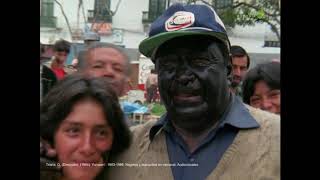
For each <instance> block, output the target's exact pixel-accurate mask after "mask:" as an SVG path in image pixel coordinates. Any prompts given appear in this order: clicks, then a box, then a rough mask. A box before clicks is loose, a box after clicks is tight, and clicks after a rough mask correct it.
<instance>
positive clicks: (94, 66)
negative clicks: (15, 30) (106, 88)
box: [92, 64, 102, 69]
mask: <svg viewBox="0 0 320 180" xmlns="http://www.w3.org/2000/svg"><path fill="white" fill-rule="evenodd" d="M92 68H94V69H96V68H102V65H101V64H95V65H93V66H92Z"/></svg>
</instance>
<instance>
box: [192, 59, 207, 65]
mask: <svg viewBox="0 0 320 180" xmlns="http://www.w3.org/2000/svg"><path fill="white" fill-rule="evenodd" d="M191 63H192V65H195V66H208V65H210V61H208V60H207V59H193V60H192V61H191Z"/></svg>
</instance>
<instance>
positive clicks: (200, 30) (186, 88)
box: [40, 4, 281, 180]
mask: <svg viewBox="0 0 320 180" xmlns="http://www.w3.org/2000/svg"><path fill="white" fill-rule="evenodd" d="M208 17H209V18H208ZM177 19H178V20H177ZM69 49H70V43H68V42H67V41H65V40H59V41H57V42H56V43H55V45H54V57H53V58H52V59H51V60H50V63H41V65H40V72H41V79H40V80H41V81H40V82H41V91H40V92H41V94H40V98H41V100H40V163H41V166H40V167H41V169H40V179H79V180H93V179H112V180H117V179H119V180H123V179H146V180H147V179H148V180H149V179H154V180H158V179H159V180H160V179H173V180H189V179H190V180H191V179H192V180H198V179H199V180H202V179H209V180H210V179H220V180H224V179H226V180H227V179H243V180H247V179H257V180H258V179H261V180H262V179H280V95H281V93H280V62H277V61H270V62H268V63H263V64H258V65H257V66H255V67H252V68H251V69H249V66H250V57H249V55H248V53H247V52H246V50H245V48H243V47H241V46H238V45H231V44H230V41H229V37H228V35H227V33H226V30H225V27H224V24H223V22H222V21H221V20H220V18H219V16H218V15H217V13H216V12H215V10H214V9H212V8H211V7H209V6H206V5H182V4H174V5H172V6H170V7H169V8H168V9H167V10H166V11H165V12H164V13H163V14H162V15H161V16H160V17H159V18H158V19H156V20H155V21H154V22H153V23H152V25H151V27H150V32H149V36H148V38H146V39H145V40H143V41H142V42H141V43H140V44H139V51H140V52H141V53H142V54H143V55H145V56H146V57H149V58H150V59H151V60H152V62H153V63H154V64H155V69H154V70H152V73H151V75H150V77H148V78H147V79H148V80H147V86H146V87H147V91H148V93H147V94H148V102H153V101H154V96H155V95H154V94H155V91H156V90H158V91H159V93H160V97H161V102H162V103H163V105H164V106H165V108H166V113H165V114H164V115H163V116H161V118H160V119H159V120H150V121H148V122H146V123H144V124H142V125H138V126H131V125H132V124H131V122H130V121H129V120H128V118H127V117H126V116H124V113H123V110H122V109H121V108H120V105H119V99H118V97H120V96H123V95H124V94H125V93H126V92H127V91H128V82H129V75H130V61H129V57H128V55H126V53H125V51H124V49H123V48H121V47H119V46H116V45H113V44H110V43H104V42H99V41H95V42H90V44H88V45H87V46H86V48H85V49H84V50H83V51H81V52H79V54H78V56H77V58H76V60H75V61H74V68H76V69H75V70H73V71H72V72H70V73H68V72H67V71H66V70H65V67H64V63H65V61H66V56H67V54H68V53H69V52H70V51H69ZM42 53H43V47H42V45H41V43H40V58H41V54H42ZM48 64H49V65H48ZM57 164H59V166H57ZM154 164H156V165H157V166H153V165H154Z"/></svg>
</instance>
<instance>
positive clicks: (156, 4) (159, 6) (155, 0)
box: [147, 0, 167, 22]
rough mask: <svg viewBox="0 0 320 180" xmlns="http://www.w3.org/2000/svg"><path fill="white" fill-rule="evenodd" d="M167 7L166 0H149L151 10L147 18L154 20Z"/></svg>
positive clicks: (150, 20)
mask: <svg viewBox="0 0 320 180" xmlns="http://www.w3.org/2000/svg"><path fill="white" fill-rule="evenodd" d="M166 7H167V1H166V0H149V12H148V16H147V17H148V18H147V20H148V21H149V22H153V21H154V20H155V19H157V18H158V17H159V16H160V15H161V14H162V13H163V11H164V10H165V9H166Z"/></svg>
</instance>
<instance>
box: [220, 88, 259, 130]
mask: <svg viewBox="0 0 320 180" xmlns="http://www.w3.org/2000/svg"><path fill="white" fill-rule="evenodd" d="M224 124H229V125H231V126H233V127H236V128H239V129H252V128H258V127H260V125H259V124H258V122H257V121H256V120H255V119H254V117H253V116H252V115H251V114H250V112H249V110H248V109H247V108H246V106H245V105H244V104H243V103H242V101H241V100H240V99H239V97H238V96H235V95H233V94H232V103H231V107H230V109H229V111H228V112H227V114H226V115H225V121H224V122H223V125H224Z"/></svg>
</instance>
